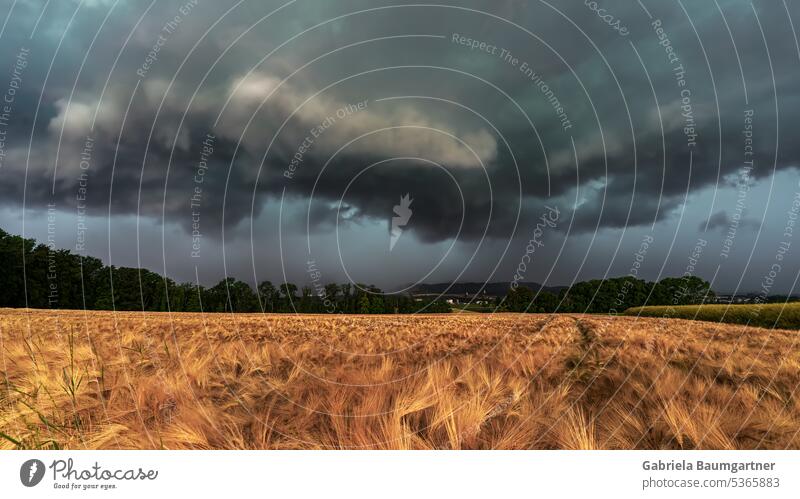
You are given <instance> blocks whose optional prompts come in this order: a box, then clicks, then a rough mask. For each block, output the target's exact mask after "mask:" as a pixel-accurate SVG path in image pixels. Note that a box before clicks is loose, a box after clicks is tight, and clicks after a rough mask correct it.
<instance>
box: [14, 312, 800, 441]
mask: <svg viewBox="0 0 800 499" xmlns="http://www.w3.org/2000/svg"><path fill="white" fill-rule="evenodd" d="M796 338H797V333H796V332H790V331H780V330H774V331H770V330H764V329H754V328H745V327H742V326H733V325H720V324H711V323H704V322H691V321H683V320H678V319H636V318H633V317H614V318H611V317H601V316H579V315H576V316H567V315H560V316H544V315H514V314H497V315H488V314H486V315H484V314H458V315H449V316H448V315H441V316H290V315H281V316H260V315H238V316H230V315H205V316H203V315H200V314H172V315H167V314H140V313H117V314H114V313H106V312H87V313H84V312H47V311H29V310H4V311H0V383H1V384H0V432H2V434H0V448H6V449H11V448H72V449H82V448H102V449H110V448H137V449H139V448H171V449H186V448H192V449H198V448H199V449H206V448H212V449H222V448H229V449H263V448H276V449H286V448H303V449H308V448H311V449H320V448H336V449H340V448H379V449H528V448H534V449H551V448H568V449H594V448H623V449H628V448H647V449H662V448H663V449H679V448H684V449H688V448H718V449H729V448H793V449H797V448H800V445H799V444H800V441H799V440H800V438H799V437H798V430H800V411H799V410H798V403H797V400H798V399H797V394H796V390H797V388H798V385H799V384H800V355H799V354H798V348H797V347H796V345H795V340H796Z"/></svg>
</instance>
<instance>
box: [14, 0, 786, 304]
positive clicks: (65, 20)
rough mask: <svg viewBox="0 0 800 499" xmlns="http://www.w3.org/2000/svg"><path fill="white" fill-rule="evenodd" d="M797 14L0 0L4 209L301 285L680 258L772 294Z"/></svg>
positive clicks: (187, 266) (602, 5)
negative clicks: (401, 214) (406, 200)
mask: <svg viewBox="0 0 800 499" xmlns="http://www.w3.org/2000/svg"><path fill="white" fill-rule="evenodd" d="M798 20H800V9H798V4H797V3H796V2H783V1H770V2H767V1H757V2H753V3H751V2H744V1H734V0H729V1H722V0H716V1H709V2H686V1H684V2H680V1H667V2H660V1H659V2H656V1H652V0H650V1H648V0H643V1H642V2H629V1H624V2H623V1H598V2H566V1H563V2H557V1H552V2H544V1H524V2H523V1H501V2H443V3H442V4H439V5H427V6H422V5H412V4H411V3H404V2H398V1H377V2H376V1H340V2H323V1H309V0H297V1H290V2H286V3H284V2H271V1H242V2H234V1H230V2H208V1H204V0H199V1H193V0H183V1H156V2H152V3H151V2H149V1H142V2H128V1H123V0H119V1H114V0H94V1H83V2H80V1H78V0H71V1H59V2H55V1H52V2H49V3H48V2H45V1H44V0H41V1H9V0H6V1H4V2H2V3H0V22H3V27H2V32H1V33H0V40H2V43H0V61H2V67H3V68H4V69H3V74H4V75H5V76H0V92H2V94H3V103H0V112H2V113H0V159H1V161H2V162H1V163H0V227H2V228H3V229H5V230H7V231H9V232H14V233H24V234H25V235H26V236H29V237H36V238H37V239H40V240H42V241H46V240H47V239H48V236H50V240H51V242H53V243H54V244H55V245H56V246H59V247H64V248H71V249H77V250H79V251H83V252H86V253H87V254H91V255H94V256H98V257H101V258H103V260H104V261H105V262H107V263H113V264H115V265H119V266H138V265H140V266H145V267H148V268H151V269H153V270H157V271H159V272H162V273H165V274H167V275H169V276H170V277H172V278H175V279H177V280H181V281H184V280H194V279H196V278H199V279H200V281H202V282H203V283H211V282H213V281H216V280H218V279H220V278H221V277H223V276H225V275H233V276H236V277H238V278H241V279H243V280H246V281H249V282H255V281H261V280H264V279H270V280H272V281H277V282H280V281H283V280H284V279H288V280H290V281H294V282H299V283H306V282H309V281H310V280H311V278H312V276H311V275H310V273H309V271H308V268H309V266H312V265H310V264H309V262H311V261H313V262H314V264H313V267H314V268H316V269H319V272H320V273H321V280H322V281H325V282H328V281H340V282H342V281H347V280H352V281H354V282H365V283H373V284H376V285H378V286H381V287H383V288H384V289H386V290H389V291H400V290H402V289H404V288H405V287H406V286H407V285H409V284H413V283H416V282H421V281H425V282H446V281H453V280H460V281H486V280H490V281H510V280H512V279H513V278H514V275H515V274H517V275H518V276H519V277H522V278H524V280H531V281H539V282H542V283H545V284H549V285H567V284H570V283H571V282H574V281H575V280H585V279H589V278H601V277H604V276H619V275H627V274H629V273H632V272H633V273H635V274H636V275H638V276H639V277H642V278H646V279H657V278H659V277H664V276H675V275H680V274H682V273H684V272H687V271H688V272H690V273H692V274H695V275H699V276H700V277H703V278H705V279H707V280H709V281H713V286H714V288H715V289H717V290H719V291H733V290H739V291H759V290H761V289H764V288H763V286H768V287H769V292H770V293H779V292H783V293H785V292H789V291H792V290H794V289H796V280H797V276H798V271H800V258H798V257H797V256H796V255H797V252H798V251H800V246H798V243H795V242H794V226H793V223H794V220H795V219H796V218H797V213H798V210H800V197H798V196H800V194H798V193H800V183H799V182H800V175H798V170H797V166H798V157H799V155H800V144H798V141H797V139H796V130H797V121H798V117H799V116H798V113H800V99H799V98H798V97H800V95H799V94H800V86H799V85H798V84H797V82H798V81H800V47H799V46H798V42H797V37H796V31H797V30H796V29H795V26H794V23H795V22H797V21H798ZM2 106H4V107H2ZM406 194H408V195H409V197H410V198H411V199H413V201H412V202H411V204H410V205H409V206H408V208H409V209H410V210H411V211H410V213H411V214H410V216H408V217H405V218H404V219H403V223H402V224H400V225H399V226H398V224H397V223H396V224H395V228H396V232H395V244H394V246H391V240H392V235H391V228H392V218H393V217H397V216H398V212H397V210H396V208H395V207H397V206H399V205H400V204H401V201H400V200H401V198H402V197H403V196H405V195H406ZM48 208H51V213H54V215H53V216H51V217H49V218H48V211H47V210H48ZM553 209H557V210H558V216H557V217H555V219H551V221H550V223H549V224H547V223H542V220H541V217H542V216H543V215H547V214H548V213H549V214H550V215H552V214H553V213H554V211H551V210H553ZM537 223H538V228H537ZM397 229H399V230H397ZM84 240H85V243H81V241H84ZM643 243H644V244H643ZM698 247H699V248H700V249H701V251H699V252H698V251H697V250H696V248H698ZM693 254H694V256H695V258H692V255H693ZM521 262H522V263H523V267H521V266H520V263H521Z"/></svg>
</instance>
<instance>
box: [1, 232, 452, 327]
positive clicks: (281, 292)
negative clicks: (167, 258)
mask: <svg viewBox="0 0 800 499" xmlns="http://www.w3.org/2000/svg"><path fill="white" fill-rule="evenodd" d="M0 268H1V269H2V278H1V279H0V307H11V308H20V307H26V306H27V307H30V308H61V309H86V310H141V311H151V312H165V311H168V310H170V311H173V312H200V311H204V312H270V313H293V312H297V313H346V314H394V313H397V314H406V313H414V312H418V311H424V312H427V313H442V312H450V306H449V305H448V304H447V303H445V302H443V301H420V300H415V299H413V298H412V297H410V296H406V295H388V294H384V293H382V292H381V290H380V289H378V288H376V287H374V286H365V285H360V284H358V285H352V284H344V285H338V284H328V285H325V286H324V287H322V286H320V287H318V288H314V289H312V288H310V287H303V288H298V287H297V286H296V285H295V284H292V283H283V284H279V285H277V286H275V285H273V284H272V283H271V282H269V281H265V282H262V283H261V284H259V285H258V289H257V290H255V289H253V288H252V287H251V286H250V285H249V284H247V283H245V282H242V281H239V280H236V279H234V278H227V279H224V280H222V281H220V282H219V283H218V284H216V285H215V286H213V287H204V286H198V285H196V284H192V283H176V282H174V281H173V280H171V279H168V278H164V277H162V276H161V275H159V274H157V273H155V272H151V271H149V270H147V269H137V268H125V267H114V266H106V265H103V262H102V261H101V260H99V259H97V258H94V257H90V256H81V255H76V254H73V253H71V252H70V251H68V250H62V249H52V250H51V249H50V248H49V247H48V246H47V245H44V244H37V243H36V241H35V240H34V239H23V238H22V237H19V236H13V235H10V234H8V233H6V232H5V231H3V230H2V229H0Z"/></svg>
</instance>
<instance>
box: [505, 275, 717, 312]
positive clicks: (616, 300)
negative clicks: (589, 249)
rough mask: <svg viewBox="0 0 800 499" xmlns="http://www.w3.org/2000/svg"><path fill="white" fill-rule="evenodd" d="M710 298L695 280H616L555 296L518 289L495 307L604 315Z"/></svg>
mask: <svg viewBox="0 0 800 499" xmlns="http://www.w3.org/2000/svg"><path fill="white" fill-rule="evenodd" d="M713 297H714V292H713V291H711V285H710V284H709V283H708V282H706V281H704V280H702V279H700V278H699V277H695V276H686V277H668V278H665V279H662V280H660V281H658V282H648V281H643V280H641V279H636V278H633V277H617V278H613V279H602V280H601V279H596V280H592V281H586V282H580V283H577V284H575V285H573V286H571V287H569V288H565V289H563V290H561V291H560V292H559V293H558V294H554V293H549V292H546V291H543V292H540V293H539V294H538V295H537V294H536V293H535V292H534V291H533V290H531V289H529V288H526V287H522V286H520V287H517V288H516V289H512V290H510V291H509V293H508V294H507V295H506V296H505V297H503V298H500V299H498V301H497V306H498V307H499V308H500V309H501V310H507V311H509V312H525V311H527V312H532V313H552V312H578V313H595V314H600V313H602V314H606V313H621V312H624V311H625V310H626V309H628V308H631V307H641V306H644V305H670V306H675V305H696V304H701V303H705V302H706V301H708V300H709V299H710V298H713Z"/></svg>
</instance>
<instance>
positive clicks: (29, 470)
mask: <svg viewBox="0 0 800 499" xmlns="http://www.w3.org/2000/svg"><path fill="white" fill-rule="evenodd" d="M42 478H44V463H43V462H41V461H39V460H38V459H29V460H27V461H25V462H24V463H22V466H21V467H20V468H19V479H20V481H21V482H22V485H24V486H26V487H35V486H37V485H39V482H41V481H42Z"/></svg>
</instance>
